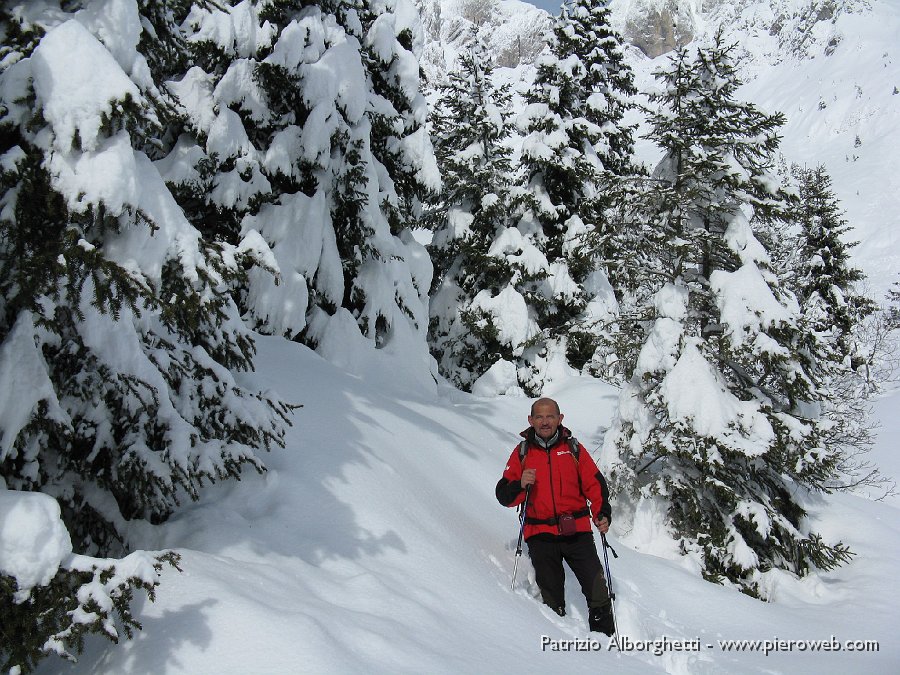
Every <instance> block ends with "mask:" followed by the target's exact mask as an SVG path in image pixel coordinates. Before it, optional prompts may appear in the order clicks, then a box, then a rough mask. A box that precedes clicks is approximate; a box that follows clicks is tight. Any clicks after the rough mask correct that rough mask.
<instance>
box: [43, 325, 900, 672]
mask: <svg viewBox="0 0 900 675" xmlns="http://www.w3.org/2000/svg"><path fill="white" fill-rule="evenodd" d="M259 347H260V355H259V364H260V368H259V371H258V373H257V374H256V375H254V377H253V379H254V380H255V382H257V383H258V384H260V385H262V386H267V387H272V388H274V389H277V390H278V391H279V392H281V393H282V394H283V395H285V396H286V397H287V398H288V399H290V400H293V401H296V402H300V403H302V404H303V405H304V407H303V408H302V409H300V410H299V411H298V412H297V414H296V416H295V426H294V428H293V429H292V431H291V432H290V434H289V443H288V448H287V449H286V450H284V451H278V452H273V453H272V454H271V455H270V456H269V457H267V461H268V464H269V467H270V469H269V472H268V473H267V474H265V475H264V476H262V477H258V476H255V475H253V476H248V477H246V478H245V479H244V480H243V481H242V482H241V483H240V484H235V485H227V486H225V485H223V486H217V487H214V488H212V489H210V490H208V491H207V494H206V496H205V499H204V501H203V502H202V503H200V504H196V505H192V506H189V507H187V508H185V509H184V511H183V512H182V513H181V514H180V515H179V516H178V517H176V518H173V519H172V520H171V521H170V522H169V523H168V524H166V525H165V526H163V527H159V528H150V527H149V526H148V527H147V531H146V532H145V533H144V537H145V540H146V541H148V545H150V546H154V547H156V548H164V547H175V548H177V549H178V550H179V552H180V553H181V555H182V563H181V566H182V568H183V572H182V573H178V572H176V571H174V570H167V571H165V572H164V574H163V578H162V584H161V586H160V587H159V589H158V595H157V600H156V602H155V603H149V602H145V603H143V604H142V605H141V606H138V607H137V609H138V612H137V616H139V617H140V620H141V621H142V623H143V624H144V630H143V631H142V632H140V633H139V634H138V635H137V636H136V637H135V639H134V640H133V641H131V642H124V643H123V644H122V645H120V646H119V647H114V648H111V649H107V644H106V643H105V642H103V641H101V640H100V639H99V638H94V639H92V640H91V641H90V642H89V646H88V649H87V651H86V653H85V654H84V655H83V656H82V657H81V660H80V662H79V664H78V665H77V666H75V667H71V668H70V667H65V666H64V667H62V668H61V667H60V662H59V661H58V660H57V661H47V662H45V665H44V667H43V668H42V669H41V672H44V673H49V672H73V673H76V672H77V673H135V674H138V673H148V674H149V673H154V674H156V673H245V672H249V673H289V672H308V673H339V672H359V671H365V672H378V673H396V672H417V673H423V672H429V673H451V672H452V673H458V672H465V673H488V672H509V671H518V672H538V671H548V670H549V671H550V672H554V671H561V670H564V669H565V670H566V671H569V672H592V671H594V669H597V668H604V669H607V671H608V669H609V668H611V667H613V668H614V669H615V672H621V673H631V672H635V673H649V672H672V673H719V672H729V673H744V672H747V673H756V672H818V673H838V672H841V673H843V672H847V671H857V672H861V671H865V672H871V673H890V672H897V669H898V666H900V655H898V652H897V649H896V644H897V643H896V640H895V639H894V632H895V628H894V627H895V626H896V623H897V620H898V619H900V609H898V605H900V590H898V588H897V586H896V584H893V583H891V581H890V580H891V579H892V578H893V576H894V574H895V571H896V564H897V560H898V552H900V527H898V524H897V511H896V507H895V506H893V505H891V504H887V503H883V502H873V501H869V500H866V499H863V498H861V497H855V496H852V495H846V494H842V495H835V496H832V497H830V498H828V499H827V500H825V501H823V502H822V503H821V504H820V505H819V506H818V507H816V508H815V510H814V512H813V513H812V514H811V516H812V517H813V518H814V519H815V521H816V526H817V527H818V528H819V529H820V531H821V532H822V534H823V535H824V536H826V537H834V538H840V539H842V540H843V541H845V542H846V543H848V544H849V545H850V546H851V548H852V549H853V550H854V551H855V552H856V553H857V558H856V559H855V561H854V562H853V563H852V564H850V565H848V566H846V567H844V568H842V569H839V570H837V571H834V572H831V573H826V574H821V575H818V576H814V577H810V578H807V579H805V580H802V581H798V580H795V579H793V578H789V577H788V575H784V577H783V579H782V580H781V582H780V585H779V586H778V588H777V589H776V592H775V601H774V602H772V603H763V602H760V601H757V600H754V599H751V598H749V597H746V596H744V595H742V594H740V593H739V592H737V591H735V590H733V589H728V588H723V587H720V586H716V585H713V584H711V583H708V582H705V581H703V580H701V579H700V578H698V577H697V576H696V575H695V574H694V573H693V572H691V571H689V570H687V569H685V564H684V562H682V561H680V560H679V559H677V557H675V556H673V555H671V554H670V553H669V550H670V549H671V542H670V540H669V539H668V538H667V537H666V536H665V533H664V532H663V531H662V530H661V527H660V524H661V520H660V519H659V518H658V517H654V516H653V515H652V514H638V517H637V518H636V519H635V522H634V527H633V529H632V530H631V531H628V532H624V531H621V530H619V529H618V528H617V526H616V523H615V522H614V524H613V529H612V532H613V534H612V535H611V537H610V542H611V543H612V544H613V546H614V547H615V548H616V551H617V553H618V554H619V558H618V559H614V558H612V556H610V566H611V569H612V573H613V581H614V585H615V588H616V590H617V594H618V595H617V603H616V609H617V616H618V622H619V627H620V631H621V633H622V634H623V635H627V636H629V637H630V638H631V639H633V640H642V639H643V640H655V639H664V638H669V639H673V640H674V639H686V640H692V639H695V638H699V640H700V644H701V649H700V651H699V652H694V653H687V652H681V653H677V652H672V651H668V652H666V653H664V654H662V655H659V656H657V655H654V654H652V653H648V652H647V651H634V652H630V653H621V654H620V653H616V652H615V651H611V652H608V651H606V647H607V640H606V639H605V638H603V639H598V641H597V643H596V645H595V646H600V647H601V650H600V651H599V653H598V652H596V651H595V652H560V651H555V652H554V651H549V649H548V650H542V647H541V636H547V637H548V638H549V639H551V640H565V639H570V638H575V637H578V638H585V637H587V635H588V634H587V632H586V629H585V611H584V607H583V604H584V601H583V598H581V597H580V593H579V591H578V588H577V584H576V583H575V580H574V578H572V577H571V575H570V576H569V579H568V584H567V593H568V606H569V616H567V617H565V618H559V617H557V616H556V615H555V614H552V613H551V612H549V611H548V610H547V609H545V608H544V607H543V606H542V605H541V604H540V603H539V601H538V600H536V599H535V597H534V596H535V594H536V589H535V587H534V584H533V579H532V577H531V568H530V565H529V563H528V562H527V556H523V558H522V561H521V565H520V569H519V577H518V583H517V588H516V590H515V591H514V592H511V591H510V589H509V584H510V579H511V575H512V569H513V563H514V549H515V537H516V534H517V520H516V516H515V513H514V511H512V510H509V509H504V508H503V507H501V506H500V505H499V504H498V503H497V502H496V501H495V499H494V495H493V488H494V484H495V482H496V480H497V479H498V478H499V476H500V474H501V472H502V469H503V464H504V462H505V460H506V458H507V456H508V453H509V452H510V451H511V449H512V448H513V447H514V446H515V444H516V439H517V432H518V431H519V430H520V429H521V428H523V427H524V426H525V424H526V420H525V416H526V415H527V409H528V401H527V400H526V399H522V398H513V397H498V398H495V399H482V398H477V397H470V396H464V395H461V394H458V393H455V392H450V391H446V390H445V391H443V392H442V393H441V394H440V395H435V394H432V393H428V392H423V391H421V390H419V391H416V390H414V389H410V387H409V386H408V385H407V384H406V383H404V381H403V377H402V376H403V373H402V371H400V372H397V371H395V372H394V375H395V377H393V378H391V377H390V376H389V373H388V372H387V371H383V373H382V374H383V375H384V379H383V380H382V381H381V383H380V384H375V383H373V382H372V381H363V380H360V379H358V378H357V377H355V376H354V375H352V374H350V373H348V372H345V371H342V370H341V369H339V368H337V367H335V366H334V365H332V364H330V363H328V362H326V361H324V360H323V359H322V358H320V357H319V356H317V355H316V354H315V353H313V352H311V351H309V350H308V349H306V348H304V347H301V346H298V345H296V344H293V343H289V342H287V341H284V340H281V339H279V338H260V340H259ZM548 394H550V395H552V396H555V397H556V398H557V399H558V400H559V401H560V404H561V406H562V409H563V412H564V413H565V415H566V423H567V424H568V425H569V426H570V427H571V428H572V429H573V431H574V432H575V433H576V435H577V436H578V437H579V438H580V439H581V440H582V442H583V443H584V445H585V446H586V447H587V448H588V449H589V450H590V451H591V452H592V454H593V455H594V457H595V459H597V448H598V447H599V445H600V440H601V437H602V434H603V431H604V428H605V426H606V425H607V424H608V423H609V419H610V416H611V414H612V410H613V406H614V404H615V400H616V396H617V392H616V391H615V390H614V389H613V388H611V387H609V386H607V385H604V384H602V383H599V382H597V381H595V380H589V379H586V378H577V377H570V378H563V379H561V380H559V381H557V383H556V384H555V385H553V386H552V387H551V391H549V392H548ZM898 407H900V394H894V395H893V396H892V397H888V398H886V399H885V400H884V401H882V402H881V404H880V406H879V409H880V410H882V411H888V412H889V411H896V410H897V409H898ZM883 422H884V423H885V429H884V430H883V432H882V435H881V438H882V443H881V445H880V446H879V449H878V454H879V455H880V456H885V455H889V454H890V452H891V449H892V447H893V446H892V443H891V441H890V439H891V437H893V438H896V437H897V435H898V433H900V423H898V422H897V421H896V415H894V416H893V418H891V416H889V415H885V416H884V418H883ZM885 439H887V441H885ZM831 636H834V637H835V639H836V640H838V641H841V642H842V641H845V640H863V639H864V640H878V641H879V645H880V651H878V652H876V653H847V652H842V653H835V652H817V653H811V652H809V651H803V652H800V651H797V649H798V647H796V646H794V651H792V652H772V653H770V654H768V656H766V655H763V654H762V653H732V652H725V651H723V650H722V649H720V648H719V647H718V643H717V640H720V639H722V640H727V639H735V640H738V639H760V640H775V639H781V640H830V639H831ZM594 637H595V638H599V637H602V636H596V634H594ZM707 645H713V646H712V647H711V648H710V647H707ZM784 648H786V647H784ZM611 662H614V665H612V664H611Z"/></svg>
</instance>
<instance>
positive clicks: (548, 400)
mask: <svg viewBox="0 0 900 675" xmlns="http://www.w3.org/2000/svg"><path fill="white" fill-rule="evenodd" d="M548 405H552V406H553V409H554V411H555V412H556V414H557V415H559V412H560V411H559V403H557V402H556V401H554V400H553V399H552V398H539V399H538V400H537V401H535V402H534V403H532V404H531V414H532V415H534V411H535V410H536V409H537V407H538V406H542V407H543V406H548Z"/></svg>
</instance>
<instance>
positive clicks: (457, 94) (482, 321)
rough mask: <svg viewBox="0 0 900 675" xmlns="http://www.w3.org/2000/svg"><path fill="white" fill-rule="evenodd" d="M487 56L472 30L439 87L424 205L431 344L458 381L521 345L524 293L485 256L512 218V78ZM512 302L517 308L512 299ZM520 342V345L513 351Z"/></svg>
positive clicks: (507, 270)
mask: <svg viewBox="0 0 900 675" xmlns="http://www.w3.org/2000/svg"><path fill="white" fill-rule="evenodd" d="M492 76H493V67H492V66H491V56H490V54H488V52H487V48H486V47H485V45H484V43H483V42H481V41H480V40H478V38H477V37H475V35H474V31H472V36H471V39H470V42H469V46H468V49H467V50H466V51H464V52H462V54H460V56H459V58H458V61H457V64H456V67H455V69H454V70H452V71H451V72H450V73H449V74H448V76H447V81H446V82H445V83H443V84H442V85H441V86H440V88H439V92H440V98H439V99H438V102H437V104H436V106H435V110H434V114H433V122H432V138H433V139H434V144H435V154H436V156H437V160H438V167H439V168H440V171H441V177H442V181H443V191H442V193H441V194H440V195H439V196H438V197H437V198H436V199H434V200H433V201H432V202H431V204H430V213H429V216H430V217H429V219H428V220H429V225H430V226H431V228H432V230H433V232H434V236H433V238H432V242H431V245H430V247H429V251H430V253H431V257H432V260H433V262H434V267H435V275H434V282H433V286H432V287H433V294H432V299H431V322H430V332H429V344H430V347H431V351H432V353H433V354H434V356H435V358H436V359H437V361H438V366H439V368H440V370H441V372H442V374H444V375H445V376H446V377H448V378H449V379H450V380H451V381H452V382H454V383H455V384H456V385H458V386H460V387H462V388H463V389H466V390H468V389H470V388H471V385H472V383H473V382H474V381H475V380H476V379H477V378H478V377H480V376H481V375H482V374H484V373H485V372H486V371H487V370H488V369H489V368H490V367H491V366H493V365H494V364H495V363H497V362H498V361H500V360H503V361H507V362H510V363H511V362H513V361H514V360H515V358H516V357H517V356H518V355H519V354H520V353H521V348H522V338H521V334H522V333H523V332H527V325H526V326H521V327H520V326H514V325H511V319H512V318H513V317H517V318H519V319H524V320H526V321H527V318H528V314H527V310H526V309H525V301H524V299H523V298H522V297H521V295H519V294H518V293H517V292H516V291H515V289H514V288H512V287H511V286H510V282H511V281H512V278H513V275H514V271H513V267H512V263H511V261H509V260H508V259H507V258H505V257H499V256H495V255H491V252H492V248H491V247H492V245H493V244H494V242H495V241H496V240H497V238H498V236H499V235H500V234H501V233H502V232H504V231H505V229H506V227H507V225H508V221H509V194H508V193H509V186H510V181H511V172H512V166H511V162H510V154H511V151H510V149H509V147H508V146H507V145H506V144H505V142H506V140H507V138H508V137H509V136H510V133H511V124H512V123H511V118H510V109H509V105H510V94H509V86H508V85H504V86H501V87H498V86H496V85H495V84H494V82H493V80H492ZM510 303H513V304H514V305H515V307H511V306H510ZM517 350H518V351H517Z"/></svg>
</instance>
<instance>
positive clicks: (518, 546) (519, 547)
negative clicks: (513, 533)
mask: <svg viewBox="0 0 900 675" xmlns="http://www.w3.org/2000/svg"><path fill="white" fill-rule="evenodd" d="M530 495H531V486H530V485H529V486H528V487H526V488H525V501H523V502H522V517H521V522H520V523H519V543H517V544H516V566H515V567H514V568H513V577H512V583H511V584H510V585H509V590H513V589H514V588H515V587H516V573H517V572H518V571H519V556H521V555H522V536H523V535H524V534H525V512H526V511H527V510H528V497H529V496H530Z"/></svg>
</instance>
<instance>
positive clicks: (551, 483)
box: [546, 448, 559, 534]
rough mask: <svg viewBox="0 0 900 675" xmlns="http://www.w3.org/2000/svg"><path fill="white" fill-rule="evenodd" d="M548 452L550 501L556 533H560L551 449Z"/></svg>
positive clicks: (547, 449)
mask: <svg viewBox="0 0 900 675" xmlns="http://www.w3.org/2000/svg"><path fill="white" fill-rule="evenodd" d="M546 451H547V469H548V470H549V471H550V501H551V502H553V517H554V518H555V519H556V531H557V534H558V533H559V514H558V513H557V512H556V495H555V494H554V493H555V492H556V488H555V487H554V485H553V462H551V461H550V448H546Z"/></svg>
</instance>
